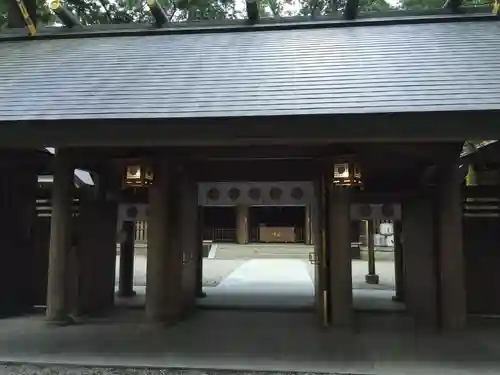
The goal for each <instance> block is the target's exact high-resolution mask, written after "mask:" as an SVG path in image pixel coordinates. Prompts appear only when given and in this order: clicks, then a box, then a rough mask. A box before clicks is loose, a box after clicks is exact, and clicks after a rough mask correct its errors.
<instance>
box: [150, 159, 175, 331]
mask: <svg viewBox="0 0 500 375" xmlns="http://www.w3.org/2000/svg"><path fill="white" fill-rule="evenodd" d="M170 167H171V166H170V165H169V163H168V162H167V161H166V160H165V159H162V158H159V159H158V160H157V162H156V165H155V166H154V182H153V185H152V186H151V187H150V188H149V220H148V257H147V280H146V316H147V318H148V319H149V320H151V321H157V322H164V323H168V324H172V323H175V322H177V321H178V320H179V319H180V317H181V314H182V305H183V303H182V249H181V248H180V246H178V243H177V242H178V241H177V239H178V237H176V232H177V231H178V229H179V228H178V227H176V223H175V218H176V216H177V215H176V212H177V210H176V207H175V205H176V204H178V196H176V195H177V190H176V188H175V184H174V183H173V182H176V181H175V179H176V176H174V175H173V170H172V169H171V168H170Z"/></svg>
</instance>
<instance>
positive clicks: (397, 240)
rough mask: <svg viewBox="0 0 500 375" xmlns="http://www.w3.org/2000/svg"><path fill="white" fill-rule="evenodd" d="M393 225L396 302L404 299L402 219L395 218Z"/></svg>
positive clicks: (394, 298)
mask: <svg viewBox="0 0 500 375" xmlns="http://www.w3.org/2000/svg"><path fill="white" fill-rule="evenodd" d="M392 225H393V228H394V230H393V233H394V278H395V283H396V291H395V292H396V293H395V294H394V296H393V297H392V299H393V300H394V301H396V302H402V301H404V265H403V248H402V243H401V230H402V225H401V221H400V220H394V221H393V224H392Z"/></svg>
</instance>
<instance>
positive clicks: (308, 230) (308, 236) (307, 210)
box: [304, 204, 313, 245]
mask: <svg viewBox="0 0 500 375" xmlns="http://www.w3.org/2000/svg"><path fill="white" fill-rule="evenodd" d="M311 211H312V210H311V205H309V204H308V205H306V206H305V207H304V215H305V217H304V243H305V244H306V245H312V243H313V241H312V237H313V230H312V215H311Z"/></svg>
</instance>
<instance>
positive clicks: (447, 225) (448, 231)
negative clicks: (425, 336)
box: [438, 162, 467, 330]
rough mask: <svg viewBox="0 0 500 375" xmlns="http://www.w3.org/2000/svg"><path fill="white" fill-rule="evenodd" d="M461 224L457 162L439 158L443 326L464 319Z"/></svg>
mask: <svg viewBox="0 0 500 375" xmlns="http://www.w3.org/2000/svg"><path fill="white" fill-rule="evenodd" d="M462 224H463V201H462V181H460V179H459V173H458V166H457V164H456V163H454V162H448V163H444V162H443V163H442V164H441V165H440V166H439V169H438V226H439V268H440V272H439V276H440V280H439V282H440V294H441V324H442V328H443V329H445V330H458V329H462V328H464V327H465V325H466V320H467V307H466V290H465V272H464V254H463V244H462V241H463V238H462Z"/></svg>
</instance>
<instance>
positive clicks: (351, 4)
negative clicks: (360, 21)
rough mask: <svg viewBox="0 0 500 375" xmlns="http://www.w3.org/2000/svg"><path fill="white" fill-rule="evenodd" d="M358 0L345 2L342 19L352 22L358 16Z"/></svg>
mask: <svg viewBox="0 0 500 375" xmlns="http://www.w3.org/2000/svg"><path fill="white" fill-rule="evenodd" d="M358 9H359V0H347V1H346V3H345V7H344V19H346V20H354V19H356V17H357V16H358Z"/></svg>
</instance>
